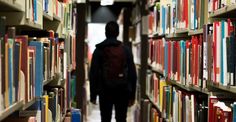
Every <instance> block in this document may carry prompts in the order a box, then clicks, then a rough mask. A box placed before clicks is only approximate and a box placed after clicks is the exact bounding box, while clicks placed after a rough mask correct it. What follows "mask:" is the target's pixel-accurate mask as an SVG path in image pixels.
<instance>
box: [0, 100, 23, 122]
mask: <svg viewBox="0 0 236 122" xmlns="http://www.w3.org/2000/svg"><path fill="white" fill-rule="evenodd" d="M22 106H23V100H22V101H19V102H17V103H14V104H13V105H11V106H10V107H8V108H6V109H5V110H4V111H2V113H0V121H2V120H4V119H5V118H7V117H8V116H9V115H11V114H12V113H14V112H16V111H17V110H19V109H20V108H21V107H22Z"/></svg>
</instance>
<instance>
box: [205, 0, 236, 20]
mask: <svg viewBox="0 0 236 122" xmlns="http://www.w3.org/2000/svg"><path fill="white" fill-rule="evenodd" d="M235 12H236V4H235V3H234V4H232V5H228V6H225V7H223V8H220V9H218V10H215V11H213V12H211V13H210V16H209V17H210V18H222V17H223V18H230V17H235Z"/></svg>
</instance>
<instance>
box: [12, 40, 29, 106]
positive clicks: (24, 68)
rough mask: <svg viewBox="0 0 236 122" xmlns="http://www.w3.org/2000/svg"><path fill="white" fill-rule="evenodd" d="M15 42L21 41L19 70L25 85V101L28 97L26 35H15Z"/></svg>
mask: <svg viewBox="0 0 236 122" xmlns="http://www.w3.org/2000/svg"><path fill="white" fill-rule="evenodd" d="M15 41H16V42H21V43H22V57H21V66H20V67H21V71H22V72H23V73H24V79H25V81H24V83H25V86H26V88H25V89H26V90H25V102H28V101H27V98H28V94H27V93H28V90H27V89H28V88H27V86H28V72H27V70H28V62H27V61H28V56H27V52H28V36H17V37H16V39H15Z"/></svg>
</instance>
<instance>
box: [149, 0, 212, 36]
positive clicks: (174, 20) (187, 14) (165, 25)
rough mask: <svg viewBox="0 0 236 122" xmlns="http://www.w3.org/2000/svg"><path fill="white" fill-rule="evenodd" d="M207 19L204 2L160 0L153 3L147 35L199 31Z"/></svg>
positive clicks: (202, 0)
mask: <svg viewBox="0 0 236 122" xmlns="http://www.w3.org/2000/svg"><path fill="white" fill-rule="evenodd" d="M207 18H208V17H207V1H205V0H161V1H160V2H156V3H155V5H154V10H153V11H152V12H150V14H149V34H152V32H158V34H159V35H163V34H171V33H175V32H177V30H182V29H184V30H188V29H190V30H197V29H201V28H202V27H203V24H204V23H206V19H207Z"/></svg>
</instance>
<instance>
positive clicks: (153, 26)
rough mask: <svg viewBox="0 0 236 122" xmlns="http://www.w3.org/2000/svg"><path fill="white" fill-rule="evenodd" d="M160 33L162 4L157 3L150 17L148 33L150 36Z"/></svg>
mask: <svg viewBox="0 0 236 122" xmlns="http://www.w3.org/2000/svg"><path fill="white" fill-rule="evenodd" d="M159 31H160V2H156V3H155V5H154V9H153V11H150V12H149V15H148V32H149V34H150V35H151V34H153V33H155V32H156V33H158V32H159Z"/></svg>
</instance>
